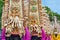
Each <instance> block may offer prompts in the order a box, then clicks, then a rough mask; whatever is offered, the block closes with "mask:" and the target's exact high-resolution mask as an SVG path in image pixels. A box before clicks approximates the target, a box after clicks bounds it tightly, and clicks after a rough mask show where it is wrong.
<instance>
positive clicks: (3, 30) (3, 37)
mask: <svg viewBox="0 0 60 40" xmlns="http://www.w3.org/2000/svg"><path fill="white" fill-rule="evenodd" d="M5 31H6V29H5V28H3V29H2V40H5Z"/></svg>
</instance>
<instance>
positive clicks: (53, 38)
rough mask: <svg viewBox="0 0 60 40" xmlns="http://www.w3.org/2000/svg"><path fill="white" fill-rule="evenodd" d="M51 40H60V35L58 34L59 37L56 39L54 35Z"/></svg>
mask: <svg viewBox="0 0 60 40" xmlns="http://www.w3.org/2000/svg"><path fill="white" fill-rule="evenodd" d="M51 40H60V34H57V37H55V35H54V34H52V35H51Z"/></svg>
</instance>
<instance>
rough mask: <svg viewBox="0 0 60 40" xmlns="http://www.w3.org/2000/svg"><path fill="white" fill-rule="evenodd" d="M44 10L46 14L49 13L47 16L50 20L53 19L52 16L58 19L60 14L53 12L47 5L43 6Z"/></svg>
mask: <svg viewBox="0 0 60 40" xmlns="http://www.w3.org/2000/svg"><path fill="white" fill-rule="evenodd" d="M45 8H46V10H47V12H46V13H47V14H49V18H50V21H53V20H54V19H53V17H54V16H56V17H57V19H58V20H60V14H58V13H57V12H53V11H52V10H51V9H50V8H49V7H47V6H45Z"/></svg>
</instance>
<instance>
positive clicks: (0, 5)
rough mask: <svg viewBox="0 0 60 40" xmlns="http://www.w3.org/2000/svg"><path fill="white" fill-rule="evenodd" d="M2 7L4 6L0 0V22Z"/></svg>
mask: <svg viewBox="0 0 60 40" xmlns="http://www.w3.org/2000/svg"><path fill="white" fill-rule="evenodd" d="M3 5H4V2H3V0H0V21H1V16H2V10H3ZM0 29H1V22H0Z"/></svg>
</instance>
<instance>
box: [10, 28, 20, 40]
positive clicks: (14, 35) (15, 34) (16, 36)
mask: <svg viewBox="0 0 60 40" xmlns="http://www.w3.org/2000/svg"><path fill="white" fill-rule="evenodd" d="M19 34H20V33H19V29H18V27H14V28H13V31H12V32H11V36H10V40H21V38H20V36H19Z"/></svg>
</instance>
